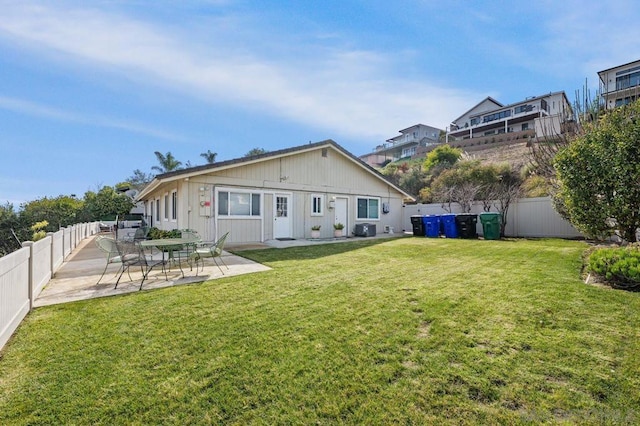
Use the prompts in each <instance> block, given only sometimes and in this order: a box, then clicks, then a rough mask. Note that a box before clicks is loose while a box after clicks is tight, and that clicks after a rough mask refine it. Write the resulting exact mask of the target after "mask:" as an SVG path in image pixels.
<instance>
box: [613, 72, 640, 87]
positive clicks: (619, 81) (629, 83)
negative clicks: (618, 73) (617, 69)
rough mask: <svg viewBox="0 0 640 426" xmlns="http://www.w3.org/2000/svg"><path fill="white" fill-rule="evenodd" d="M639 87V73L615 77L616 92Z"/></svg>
mask: <svg viewBox="0 0 640 426" xmlns="http://www.w3.org/2000/svg"><path fill="white" fill-rule="evenodd" d="M638 85H640V71H636V72H634V73H631V74H627V75H624V76H622V77H616V90H623V89H628V88H629V87H635V86H638Z"/></svg>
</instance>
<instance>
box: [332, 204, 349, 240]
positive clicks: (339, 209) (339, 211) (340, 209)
mask: <svg viewBox="0 0 640 426" xmlns="http://www.w3.org/2000/svg"><path fill="white" fill-rule="evenodd" d="M348 201H349V200H348V199H347V198H340V197H337V198H336V205H335V208H334V209H333V211H334V214H335V218H334V220H333V223H341V224H343V225H344V231H343V232H344V234H343V235H345V236H348V235H349V233H348V232H347V230H348V229H349V223H348V222H349V220H348V204H349V203H348Z"/></svg>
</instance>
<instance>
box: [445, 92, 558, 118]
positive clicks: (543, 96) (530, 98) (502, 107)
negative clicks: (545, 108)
mask: <svg viewBox="0 0 640 426" xmlns="http://www.w3.org/2000/svg"><path fill="white" fill-rule="evenodd" d="M554 95H562V96H563V97H564V99H565V101H566V103H567V105H568V106H569V108H571V103H570V102H569V99H568V98H567V94H566V93H565V92H564V90H561V91H558V92H549V93H546V94H544V95H539V96H531V97H529V98H527V99H523V100H521V101H518V102H514V103H512V104H508V105H503V104H501V103H500V102H498V101H496V100H495V99H493V98H492V97H491V96H487V97H486V98H484V99H483V100H481V101H480V102H478V103H477V104H476V105H475V106H474V107H473V108H471V109H469V110H468V111H467V112H465V113H464V114H462V115H461V116H460V117H458V118H456V119H455V120H453V123H456V122H457V121H458V120H460V119H461V118H462V117H464V116H465V115H467V114H469V113H470V112H471V111H473V110H474V109H475V108H477V107H478V106H480V105H481V104H482V103H483V102H485V101H487V100H490V101H491V102H493V103H495V104H496V105H497V106H498V107H497V108H495V109H493V110H487V111H484V112H483V113H482V114H487V113H490V112H492V111H499V110H501V109H507V108H511V107H514V106H516V105H519V104H524V103H527V102H531V101H534V100H536V99H541V98H548V97H549V96H554Z"/></svg>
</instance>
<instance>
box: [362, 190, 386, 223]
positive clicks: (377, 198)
mask: <svg viewBox="0 0 640 426" xmlns="http://www.w3.org/2000/svg"><path fill="white" fill-rule="evenodd" d="M360 200H367V217H360V216H359V215H360V209H359V208H358V204H359V202H360ZM371 200H376V201H377V202H378V216H377V217H375V218H373V217H371V215H370V214H369V201H371ZM380 201H381V199H380V197H369V196H366V195H362V196H357V197H356V220H367V221H380V208H381V207H382V203H381V202H380Z"/></svg>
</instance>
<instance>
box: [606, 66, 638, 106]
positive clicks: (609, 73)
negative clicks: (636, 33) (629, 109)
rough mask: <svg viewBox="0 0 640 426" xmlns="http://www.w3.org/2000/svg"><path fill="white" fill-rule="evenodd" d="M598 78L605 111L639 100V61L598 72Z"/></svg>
mask: <svg viewBox="0 0 640 426" xmlns="http://www.w3.org/2000/svg"><path fill="white" fill-rule="evenodd" d="M598 77H600V96H601V97H602V99H603V101H604V106H605V108H606V109H613V108H615V107H617V106H621V105H627V104H629V103H631V102H633V101H635V100H636V99H638V98H639V96H638V95H639V94H640V60H637V61H633V62H629V63H628V64H624V65H618V66H616V67H613V68H609V69H606V70H603V71H600V72H598Z"/></svg>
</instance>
